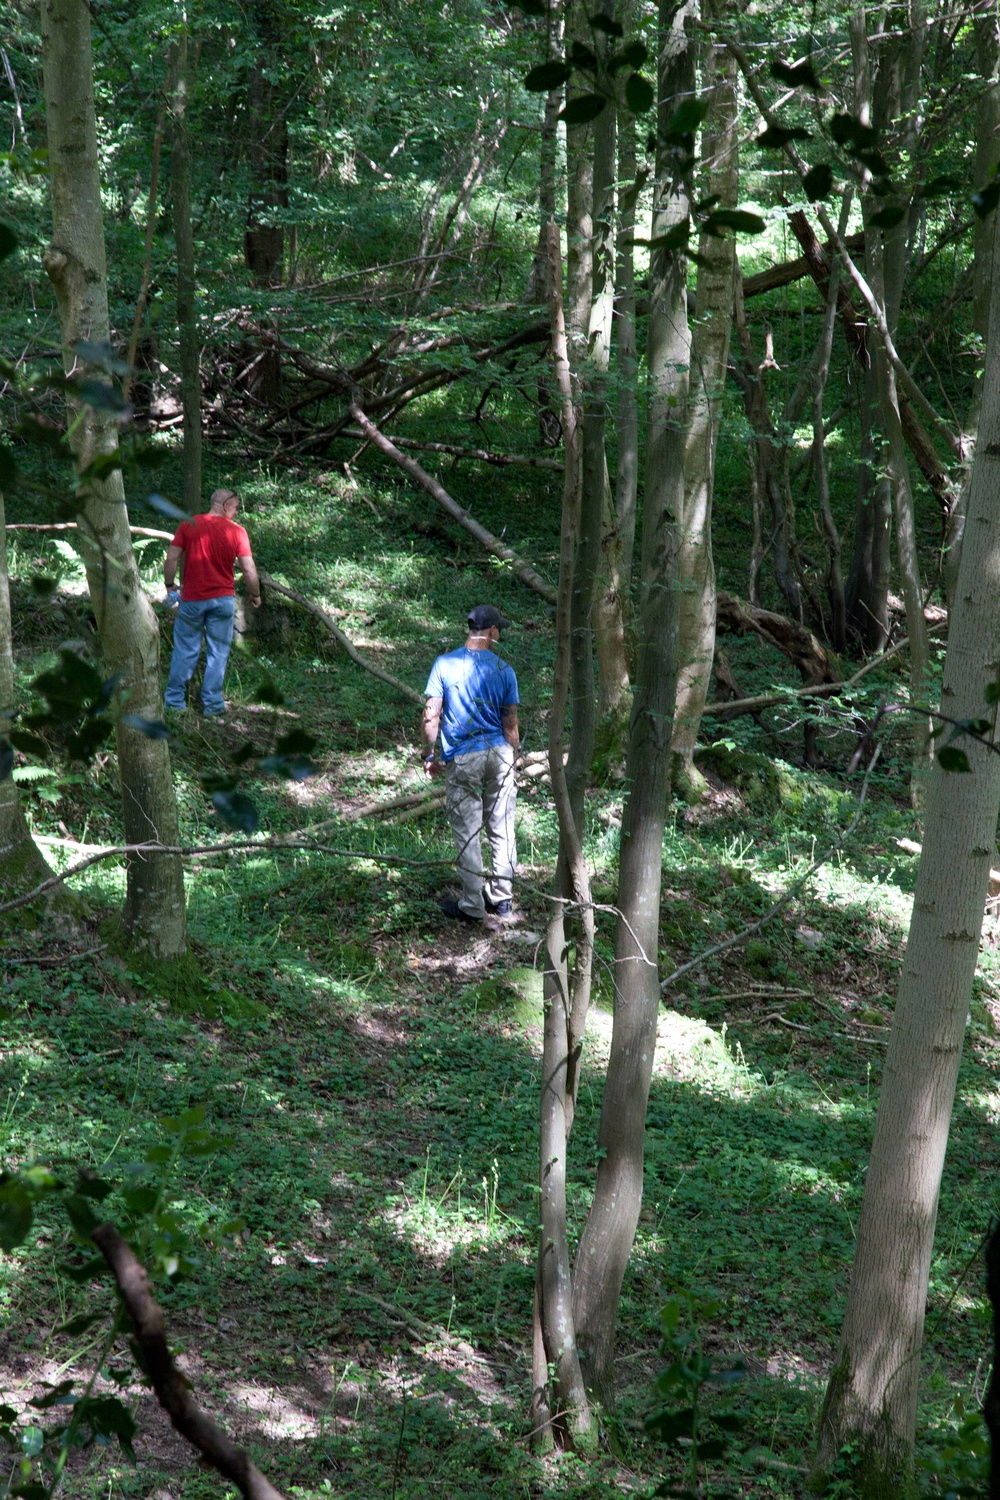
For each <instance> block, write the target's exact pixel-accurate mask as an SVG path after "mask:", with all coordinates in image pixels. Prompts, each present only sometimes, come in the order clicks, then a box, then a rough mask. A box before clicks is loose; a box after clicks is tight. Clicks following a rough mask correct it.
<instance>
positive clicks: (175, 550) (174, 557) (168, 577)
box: [163, 542, 184, 593]
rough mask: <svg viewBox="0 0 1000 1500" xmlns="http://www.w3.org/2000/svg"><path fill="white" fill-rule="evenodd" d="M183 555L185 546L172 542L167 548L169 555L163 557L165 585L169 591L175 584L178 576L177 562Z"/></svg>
mask: <svg viewBox="0 0 1000 1500" xmlns="http://www.w3.org/2000/svg"><path fill="white" fill-rule="evenodd" d="M183 556H184V548H183V547H175V546H174V544H173V542H171V543H170V546H169V547H168V548H167V555H166V557H165V558H164V559H163V586H164V588H165V589H166V590H167V592H168V593H169V592H170V590H171V589H172V588H173V586H174V579H175V578H176V577H177V564H178V563H179V562H180V560H181V558H182V557H183Z"/></svg>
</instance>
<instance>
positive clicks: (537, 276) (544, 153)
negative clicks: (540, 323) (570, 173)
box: [524, 0, 564, 305]
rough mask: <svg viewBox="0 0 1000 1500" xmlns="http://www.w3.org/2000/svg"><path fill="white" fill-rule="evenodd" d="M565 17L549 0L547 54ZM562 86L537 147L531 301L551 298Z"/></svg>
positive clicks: (552, 52)
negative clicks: (550, 245)
mask: <svg viewBox="0 0 1000 1500" xmlns="http://www.w3.org/2000/svg"><path fill="white" fill-rule="evenodd" d="M563 30H564V19H563V12H562V5H561V3H560V0H549V4H548V7H547V12H546V31H547V47H546V56H547V57H550V58H551V57H556V56H558V55H559V53H560V52H561V50H562V41H563ZM562 104H563V90H562V89H561V88H560V89H552V90H551V91H550V92H549V93H548V94H546V96H545V112H544V114H543V116H542V138H541V142H540V144H539V148H538V243H537V245H536V247H535V254H534V256H533V257H532V261H531V270H530V271H529V272H528V281H527V285H526V286H525V289H524V300H525V302H527V303H529V304H530V305H534V304H536V303H538V302H548V300H549V287H548V282H547V279H548V267H549V254H548V226H549V222H550V220H552V219H554V218H555V213H556V166H557V162H558V158H559V111H560V110H561V109H562Z"/></svg>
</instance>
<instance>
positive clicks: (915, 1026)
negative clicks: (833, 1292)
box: [817, 251, 1000, 1495]
mask: <svg viewBox="0 0 1000 1500" xmlns="http://www.w3.org/2000/svg"><path fill="white" fill-rule="evenodd" d="M980 431H981V441H980V443H979V446H978V448H977V451H976V458H975V464H974V468H973V476H972V486H971V491H970V496H969V524H968V527H967V529H966V537H965V544H964V547H963V550H962V562H961V571H960V575H959V585H958V589H957V591H956V595H955V607H954V611H953V613H952V617H951V625H950V630H949V635H948V654H947V658H946V661H945V669H944V683H943V687H942V694H941V699H942V705H943V709H944V711H945V712H947V713H948V715H949V716H950V717H952V718H954V719H979V718H982V717H983V716H984V715H986V714H988V715H989V717H990V719H991V721H992V724H993V727H992V729H991V730H990V732H989V735H988V739H989V740H990V742H991V743H992V744H993V745H997V744H998V740H1000V737H998V734H997V723H996V719H997V707H996V705H995V704H994V706H993V707H992V708H988V707H987V693H988V692H995V690H996V687H997V683H998V669H997V663H998V661H1000V257H997V255H996V253H995V251H994V262H993V297H992V306H991V311H990V329H989V338H988V340H987V350H986V370H985V376H984V382H983V403H982V416H981V423H980ZM961 743H962V748H963V749H964V751H965V753H966V755H967V757H968V760H969V765H970V768H971V773H970V774H967V775H963V774H955V773H948V772H943V771H942V770H941V769H940V768H939V767H938V768H935V769H934V770H933V772H932V773H931V776H930V781H929V786H928V795H927V807H926V817H925V825H924V836H923V853H922V854H921V857H920V869H919V872H918V875H917V889H916V893H915V895H914V901H913V915H912V918H911V921H910V933H909V938H908V940H907V945H906V959H905V962H904V965H903V972H902V977H901V979H900V985H899V992H898V996H897V999H896V1008H895V1013H894V1018H893V1025H892V1033H891V1035H890V1038H889V1048H888V1053H887V1056H886V1064H885V1075H884V1078H883V1082H882V1090H881V1094H880V1097H879V1106H878V1115H877V1117H876V1122H875V1135H874V1140H873V1142H872V1152H871V1157H870V1160H869V1165H868V1173H867V1176H866V1178H865V1191H864V1198H863V1200H862V1206H861V1215H860V1218H859V1220H858V1230H857V1248H856V1251H855V1258H854V1270H853V1272H852V1276H851V1288H850V1293H849V1296H848V1303H847V1312H846V1314H845V1318H844V1327H843V1331H842V1334H841V1341H840V1349H839V1352H838V1355H837V1359H836V1362H835V1365H834V1369H833V1372H832V1374H831V1377H830V1384H829V1386H828V1389H827V1394H826V1401H825V1404H824V1408H823V1415H822V1426H821V1437H820V1446H819V1453H818V1458H817V1462H818V1465H819V1466H820V1467H823V1466H826V1465H828V1464H829V1463H830V1462H831V1461H832V1460H833V1459H834V1458H835V1457H836V1455H837V1453H838V1452H839V1450H840V1448H841V1447H842V1446H843V1444H844V1443H846V1442H848V1441H851V1442H853V1443H855V1444H857V1450H856V1451H857V1452H858V1454H859V1457H860V1461H861V1467H862V1472H863V1473H864V1474H865V1475H866V1476H867V1483H868V1486H869V1489H870V1491H871V1492H872V1493H877V1494H884V1495H889V1494H897V1493H899V1489H898V1486H899V1485H900V1484H901V1482H903V1480H905V1476H906V1473H907V1471H908V1469H909V1466H910V1463H911V1460H912V1452H913V1443H914V1436H915V1428H916V1415H917V1393H918V1381H919V1374H920V1349H921V1343H922V1339H923V1326H924V1310H925V1306H926V1301H927V1288H928V1280H929V1275H930V1264H931V1253H932V1250H933V1244H934V1225H935V1219H936V1216H937V1206H938V1194H939V1191H940V1184H941V1171H942V1167H943V1164H944V1156H945V1149H946V1147H947V1142H948V1128H949V1123H950V1119H951V1111H952V1105H953V1102H954V1096H955V1086H956V1082H957V1077H958V1066H959V1061H960V1058H961V1053H962V1040H963V1035H964V1032H965V1027H966V1021H967V1018H968V1009H969V997H970V994H971V991H972V980H973V976H974V974H975V969H976V959H977V955H978V950H979V935H980V931H981V927H982V919H983V907H984V903H985V900H986V894H987V884H988V881H989V869H990V857H991V851H992V849H993V846H994V840H995V838H996V829H997V814H998V812H1000V755H998V754H997V753H995V752H992V751H990V750H988V749H986V747H985V746H983V745H980V744H978V743H976V742H975V741H972V740H969V739H964V740H963V741H962V742H961Z"/></svg>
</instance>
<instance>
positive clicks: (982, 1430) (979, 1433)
mask: <svg viewBox="0 0 1000 1500" xmlns="http://www.w3.org/2000/svg"><path fill="white" fill-rule="evenodd" d="M928 1437H929V1438H930V1445H929V1446H928V1447H926V1448H925V1449H924V1450H923V1451H922V1452H921V1453H919V1454H918V1456H917V1462H916V1470H917V1478H918V1481H919V1483H920V1488H921V1490H922V1492H923V1493H924V1494H925V1495H928V1496H934V1497H935V1500H980V1497H981V1496H983V1495H986V1494H987V1493H988V1489H989V1477H990V1438H989V1433H988V1432H987V1430H986V1424H985V1422H984V1421H983V1415H982V1412H980V1411H966V1409H965V1402H964V1401H963V1400H962V1397H961V1396H956V1397H955V1403H954V1405H953V1407H952V1420H951V1421H950V1422H949V1423H948V1424H947V1425H946V1426H944V1427H940V1428H938V1429H937V1430H936V1431H934V1432H933V1433H930V1434H928Z"/></svg>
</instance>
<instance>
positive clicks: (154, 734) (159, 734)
mask: <svg viewBox="0 0 1000 1500" xmlns="http://www.w3.org/2000/svg"><path fill="white" fill-rule="evenodd" d="M121 721H122V723H123V724H127V725H128V727H129V729H137V730H138V731H139V733H140V734H144V735H145V736H146V738H147V740H169V738H170V730H169V729H168V728H167V726H166V724H164V722H163V720H162V719H142V718H140V717H139V715H138V714H122V720H121Z"/></svg>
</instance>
